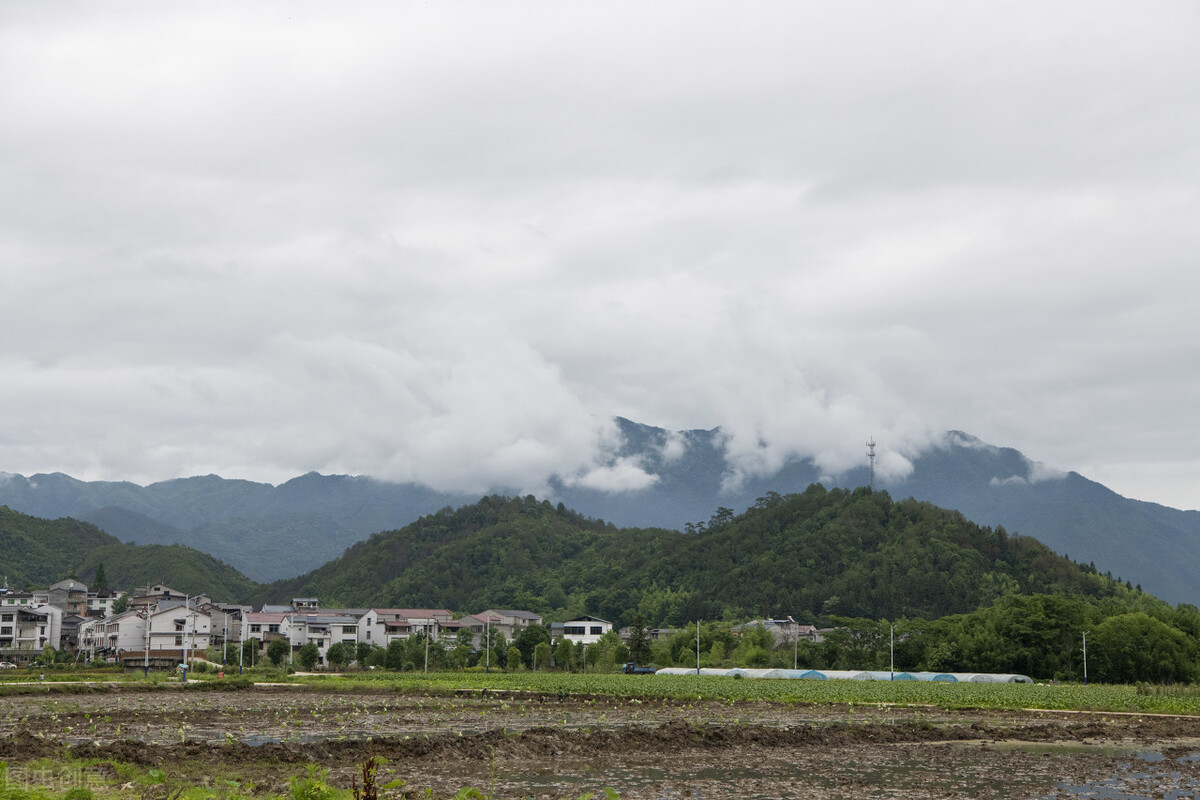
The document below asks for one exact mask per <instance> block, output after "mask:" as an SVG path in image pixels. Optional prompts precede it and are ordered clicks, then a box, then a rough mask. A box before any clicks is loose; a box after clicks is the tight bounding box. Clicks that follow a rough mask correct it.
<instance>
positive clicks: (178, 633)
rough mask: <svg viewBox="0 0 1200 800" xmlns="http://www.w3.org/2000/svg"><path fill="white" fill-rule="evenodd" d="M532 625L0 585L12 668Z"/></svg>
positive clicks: (572, 638)
mask: <svg viewBox="0 0 1200 800" xmlns="http://www.w3.org/2000/svg"><path fill="white" fill-rule="evenodd" d="M751 624H754V625H762V626H763V627H764V628H765V629H766V630H768V631H769V632H770V633H771V635H772V637H773V639H774V640H775V642H776V644H779V643H781V642H785V641H793V640H794V641H799V640H807V641H814V642H815V641H819V640H820V637H821V633H822V632H821V631H819V630H818V629H816V628H814V627H813V626H811V625H799V624H797V623H796V622H795V621H793V620H792V619H791V618H790V617H788V618H786V619H778V620H770V619H769V620H759V621H755V622H754V623H751ZM542 625H545V624H544V621H543V618H542V616H541V615H540V614H537V613H534V612H532V611H523V610H513V609H494V608H488V609H484V610H482V611H480V612H478V613H475V614H465V615H462V616H456V615H455V614H454V613H453V612H452V611H450V610H448V609H435V608H323V607H321V605H320V603H319V600H318V598H316V597H298V598H293V600H292V602H291V604H290V605H263V606H262V607H261V608H259V609H257V610H255V609H254V608H253V607H251V606H246V605H239V604H233V603H218V602H214V601H213V600H212V598H210V597H209V596H207V595H205V594H198V595H188V594H186V593H183V592H180V591H177V590H175V589H173V588H172V587H170V586H167V585H165V584H155V585H152V586H142V587H135V588H133V589H132V590H131V591H129V592H116V591H112V590H103V589H101V590H97V589H90V588H89V587H88V586H87V585H86V584H84V583H83V582H81V581H79V580H76V579H72V578H68V579H64V580H61V581H58V582H57V583H55V584H52V585H51V586H50V587H48V588H46V589H38V590H33V591H21V590H18V589H13V588H9V587H7V586H6V587H4V588H3V589H0V662H2V663H4V664H6V665H10V666H14V667H15V666H30V665H32V664H34V663H35V662H38V663H44V662H45V661H47V660H48V659H47V650H48V648H52V649H53V651H55V653H57V654H71V657H72V660H76V661H85V662H94V661H102V662H106V663H109V664H120V665H122V666H124V667H126V668H129V669H135V668H137V669H156V670H164V669H175V668H177V667H178V666H179V665H180V664H187V663H189V662H191V661H193V660H195V659H201V660H202V659H203V658H204V656H205V654H206V653H209V652H211V651H220V652H222V653H225V652H227V649H226V645H233V646H234V647H235V648H236V649H235V652H236V653H237V654H238V655H237V659H238V661H239V662H241V661H243V660H244V659H245V658H246V656H245V653H246V652H247V650H248V651H249V663H250V664H253V663H257V662H259V661H262V660H265V659H266V658H267V656H268V652H269V651H270V649H271V647H272V643H274V642H282V643H284V645H285V646H286V651H285V652H286V656H287V659H286V660H287V663H288V664H289V665H291V664H293V663H294V662H295V661H296V659H297V655H298V654H300V653H301V652H302V651H307V652H309V653H311V652H313V651H314V650H315V654H316V658H315V659H311V656H310V657H309V659H310V660H311V666H313V667H316V668H325V667H328V666H329V665H330V658H329V655H330V651H331V649H333V648H336V647H338V646H339V645H342V646H344V645H347V644H348V645H351V646H352V647H353V648H355V652H356V653H366V652H369V651H371V650H374V649H376V648H379V649H386V648H387V647H388V646H389V645H390V644H391V643H392V642H395V641H403V640H408V639H410V638H412V637H423V638H424V639H425V640H426V641H428V642H444V641H453V642H454V643H455V644H464V643H466V644H469V646H470V647H471V648H472V650H474V651H479V650H481V649H483V648H484V647H485V644H484V643H485V642H489V643H490V642H494V641H495V640H498V641H506V642H512V641H514V640H515V639H517V638H518V637H519V636H520V634H521V632H522V631H523V630H525V629H527V628H529V627H531V626H542ZM545 629H546V631H547V632H548V633H549V636H550V640H551V641H552V642H554V643H555V644H558V643H560V642H568V643H570V644H571V645H573V646H576V647H586V646H589V645H594V644H597V643H598V642H600V641H601V639H602V637H605V636H606V635H610V634H611V632H612V631H613V630H614V626H613V623H612V622H610V621H608V620H604V619H600V618H598V617H593V616H581V617H578V618H576V619H571V620H566V621H564V622H553V623H550V624H548V625H545ZM617 633H618V635H619V636H620V637H621V639H622V641H625V642H628V641H629V639H630V637H631V636H632V635H633V633H632V630H631V629H630V628H629V627H626V628H622V629H620V630H618V631H617ZM671 633H674V630H673V629H649V630H646V631H644V635H645V636H646V638H647V639H648V640H651V641H653V640H657V639H660V638H663V637H666V636H668V635H670V634H671ZM247 643H249V644H250V647H246V645H247ZM309 645H312V647H309ZM279 647H280V646H279V645H276V652H278V651H279ZM60 658H61V656H60ZM350 660H355V659H350Z"/></svg>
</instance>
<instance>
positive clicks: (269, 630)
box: [267, 625, 279, 633]
mask: <svg viewBox="0 0 1200 800" xmlns="http://www.w3.org/2000/svg"><path fill="white" fill-rule="evenodd" d="M267 633H279V626H278V625H269V626H267Z"/></svg>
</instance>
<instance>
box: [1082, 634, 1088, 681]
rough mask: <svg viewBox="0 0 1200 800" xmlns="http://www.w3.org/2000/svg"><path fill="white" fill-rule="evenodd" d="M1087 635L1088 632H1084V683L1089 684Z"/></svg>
mask: <svg viewBox="0 0 1200 800" xmlns="http://www.w3.org/2000/svg"><path fill="white" fill-rule="evenodd" d="M1087 635H1088V632H1087V631H1084V632H1083V685H1084V686H1087Z"/></svg>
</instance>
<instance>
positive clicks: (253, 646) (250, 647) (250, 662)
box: [242, 639, 262, 667]
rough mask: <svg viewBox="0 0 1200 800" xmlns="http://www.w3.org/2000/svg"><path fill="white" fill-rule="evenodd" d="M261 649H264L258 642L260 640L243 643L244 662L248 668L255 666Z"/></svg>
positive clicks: (249, 640) (248, 640)
mask: <svg viewBox="0 0 1200 800" xmlns="http://www.w3.org/2000/svg"><path fill="white" fill-rule="evenodd" d="M260 647H262V644H261V643H260V642H259V641H258V639H247V640H246V641H244V642H242V662H243V663H244V664H245V665H246V666H248V667H253V666H254V664H255V662H256V661H257V660H258V649H259V648H260Z"/></svg>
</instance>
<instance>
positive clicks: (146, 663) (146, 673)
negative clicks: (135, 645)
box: [142, 606, 150, 679]
mask: <svg viewBox="0 0 1200 800" xmlns="http://www.w3.org/2000/svg"><path fill="white" fill-rule="evenodd" d="M142 613H143V614H145V615H146V616H145V617H143V618H142V624H143V625H144V627H145V629H146V652H145V657H144V658H143V659H142V661H143V664H142V677H144V678H147V679H149V678H150V606H146V608H145V610H144V611H143V612H142Z"/></svg>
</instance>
